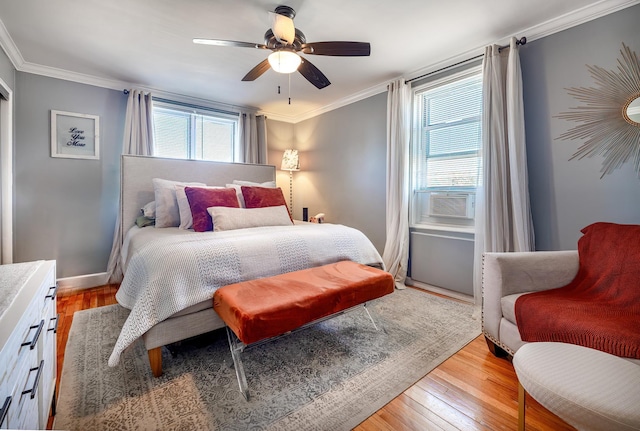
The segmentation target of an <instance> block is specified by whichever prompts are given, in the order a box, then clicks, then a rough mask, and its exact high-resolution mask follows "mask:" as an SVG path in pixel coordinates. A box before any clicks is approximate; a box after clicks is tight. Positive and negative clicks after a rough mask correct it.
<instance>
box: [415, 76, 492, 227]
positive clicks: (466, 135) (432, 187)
mask: <svg viewBox="0 0 640 431" xmlns="http://www.w3.org/2000/svg"><path fill="white" fill-rule="evenodd" d="M481 120H482V74H481V73H480V71H479V70H477V69H474V70H473V71H472V72H470V71H467V72H465V73H464V74H462V75H460V74H459V75H456V76H454V77H449V78H448V79H447V80H445V81H438V82H434V83H429V84H426V85H423V86H420V87H417V88H416V89H414V135H413V140H412V145H413V151H412V174H413V175H412V176H413V199H412V202H411V203H412V224H414V225H415V224H449V225H461V226H472V225H473V216H474V203H475V190H476V187H477V186H478V184H480V181H481V174H482V158H481V150H482V129H481Z"/></svg>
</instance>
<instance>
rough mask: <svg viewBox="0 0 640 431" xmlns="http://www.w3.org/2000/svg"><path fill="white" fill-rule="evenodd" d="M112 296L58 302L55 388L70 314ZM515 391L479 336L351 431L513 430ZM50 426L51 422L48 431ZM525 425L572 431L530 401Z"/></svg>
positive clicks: (77, 295)
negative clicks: (58, 321)
mask: <svg viewBox="0 0 640 431" xmlns="http://www.w3.org/2000/svg"><path fill="white" fill-rule="evenodd" d="M116 291H117V286H116V285H107V286H100V287H95V288H92V289H85V290H80V291H76V292H62V293H61V294H60V295H59V296H58V312H59V313H60V323H59V324H58V379H57V384H59V382H60V373H61V371H62V364H63V362H64V350H65V346H66V344H67V339H68V338H69V329H70V328H71V322H72V319H73V313H75V312H76V311H79V310H85V309H88V308H95V307H101V306H104V305H110V304H115V303H116V300H115V293H116ZM429 294H430V293H427V292H425V295H429ZM517 388H518V384H517V379H516V375H515V372H514V370H513V366H512V365H511V363H510V362H509V361H508V360H505V359H499V358H496V357H495V356H493V355H492V354H491V353H489V350H488V348H487V345H486V344H485V341H484V338H483V337H482V336H479V337H478V338H476V339H475V340H473V341H472V342H471V343H469V344H468V345H467V346H465V347H464V348H463V349H462V350H460V351H459V352H458V353H456V354H455V355H453V356H452V357H451V358H449V359H447V360H446V361H445V362H443V363H442V364H441V365H440V366H438V367H437V368H436V369H434V370H433V371H431V372H430V373H429V374H427V375H426V376H425V377H423V378H422V379H421V380H420V381H418V382H417V383H416V384H414V385H413V386H411V387H410V388H409V389H407V390H406V391H404V393H402V394H400V395H399V396H398V397H396V398H395V399H394V400H392V401H391V402H390V403H389V404H387V405H386V406H384V407H383V408H382V409H380V410H378V411H377V412H376V413H374V414H373V415H371V416H370V417H369V418H368V419H367V420H365V421H364V422H363V423H361V424H360V425H359V426H358V427H356V428H355V430H356V431H373V430H375V431H379V430H383V431H396V430H415V431H418V430H420V431H423V430H432V429H433V430H465V431H467V430H515V429H517V424H518V390H517ZM52 422H53V421H52V419H51V418H50V420H49V427H48V428H49V429H51V424H52ZM526 422H527V428H526V429H527V430H574V428H572V427H571V426H569V425H568V424H566V423H565V422H564V421H562V420H561V419H560V418H558V417H557V416H555V415H554V414H553V413H551V412H549V411H548V410H546V409H545V408H544V407H542V406H541V405H540V404H538V403H537V402H536V401H535V400H533V399H532V398H531V397H529V396H527V413H526Z"/></svg>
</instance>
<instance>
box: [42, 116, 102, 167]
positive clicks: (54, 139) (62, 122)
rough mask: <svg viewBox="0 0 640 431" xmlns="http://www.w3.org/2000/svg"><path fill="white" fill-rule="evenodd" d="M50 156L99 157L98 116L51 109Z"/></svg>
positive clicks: (70, 157)
mask: <svg viewBox="0 0 640 431" xmlns="http://www.w3.org/2000/svg"><path fill="white" fill-rule="evenodd" d="M51 157H64V158H69V159H94V160H97V159H100V117H99V116H97V115H89V114H76V113H74V112H65V111H54V110H53V109H52V110H51Z"/></svg>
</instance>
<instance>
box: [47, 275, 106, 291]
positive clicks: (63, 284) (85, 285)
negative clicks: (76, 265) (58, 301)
mask: <svg viewBox="0 0 640 431" xmlns="http://www.w3.org/2000/svg"><path fill="white" fill-rule="evenodd" d="M107 282H108V279H107V273H106V272H98V273H95V274H87V275H78V276H76V277H65V278H59V279H58V291H61V292H69V291H74V290H84V289H90V288H92V287H96V286H103V285H105V284H107Z"/></svg>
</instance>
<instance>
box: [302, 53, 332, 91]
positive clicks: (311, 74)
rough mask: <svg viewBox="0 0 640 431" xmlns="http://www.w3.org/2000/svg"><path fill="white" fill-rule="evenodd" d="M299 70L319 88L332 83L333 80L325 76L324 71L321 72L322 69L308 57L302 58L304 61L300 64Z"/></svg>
mask: <svg viewBox="0 0 640 431" xmlns="http://www.w3.org/2000/svg"><path fill="white" fill-rule="evenodd" d="M298 72H300V74H301V75H302V76H304V77H305V78H306V79H307V81H309V82H310V83H312V84H313V85H315V86H316V88H317V89H318V90H322V89H323V88H324V87H326V86H328V85H331V82H330V81H329V79H328V78H327V77H326V76H324V73H322V72H320V69H318V68H317V67H315V66H314V65H313V64H311V62H310V61H309V60H307V59H306V58H303V59H302V63H300V66H298Z"/></svg>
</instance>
